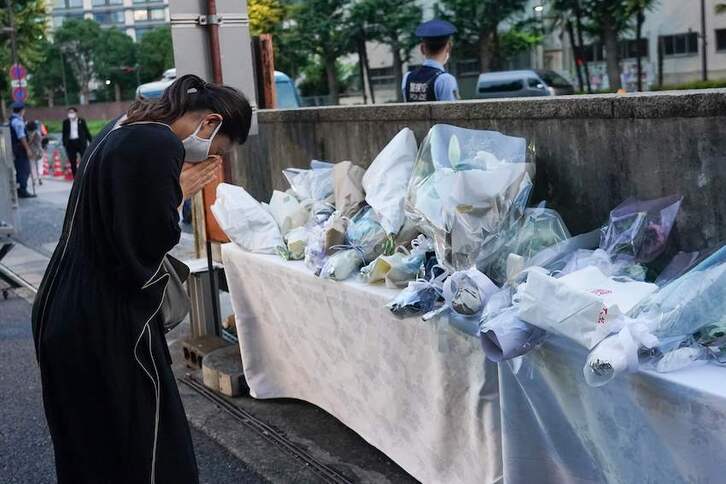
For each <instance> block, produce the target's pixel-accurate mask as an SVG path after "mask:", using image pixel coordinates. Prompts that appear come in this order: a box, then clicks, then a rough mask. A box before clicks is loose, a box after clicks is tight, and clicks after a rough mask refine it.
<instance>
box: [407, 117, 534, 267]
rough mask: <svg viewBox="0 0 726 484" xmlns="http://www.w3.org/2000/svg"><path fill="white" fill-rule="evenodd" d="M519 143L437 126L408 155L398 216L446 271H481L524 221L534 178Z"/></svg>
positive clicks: (529, 157) (529, 153) (527, 150)
mask: <svg viewBox="0 0 726 484" xmlns="http://www.w3.org/2000/svg"><path fill="white" fill-rule="evenodd" d="M532 153H533V148H530V147H528V146H527V142H526V140H525V139H524V138H516V137H512V136H506V135H503V134H501V133H498V132H495V131H482V130H473V129H465V128H458V127H455V126H450V125H445V124H437V125H435V126H434V127H432V128H431V130H430V131H429V133H428V135H427V136H426V139H425V140H424V142H423V144H422V145H421V147H420V149H419V151H418V154H417V156H416V163H415V165H414V170H413V174H412V176H411V180H410V182H409V185H408V194H407V197H406V212H407V214H408V216H409V217H411V218H412V219H413V221H414V222H415V223H417V224H418V225H419V227H420V228H421V229H422V231H423V232H424V233H425V234H426V235H427V236H429V237H431V238H432V239H433V240H434V243H435V250H436V254H437V257H438V260H439V263H440V264H442V265H443V266H444V267H446V268H447V269H448V270H450V271H452V272H454V271H457V270H464V269H468V268H470V267H472V266H474V265H477V266H478V267H483V266H486V265H487V264H488V263H490V258H491V257H492V256H493V254H495V253H496V252H497V251H498V250H499V249H500V248H501V246H502V245H503V244H504V243H505V242H506V239H505V237H503V236H502V233H503V231H504V229H506V228H507V227H510V226H512V225H513V224H515V223H516V222H517V220H519V219H520V218H521V217H522V215H523V214H524V210H525V207H526V205H527V202H528V200H529V195H530V192H531V189H532V179H533V177H534V164H533V163H532V162H531V160H532Z"/></svg>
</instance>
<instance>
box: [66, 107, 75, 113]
mask: <svg viewBox="0 0 726 484" xmlns="http://www.w3.org/2000/svg"><path fill="white" fill-rule="evenodd" d="M67 111H73V112H74V113H77V112H78V109H76V107H75V106H71V107H69V108H68V109H67Z"/></svg>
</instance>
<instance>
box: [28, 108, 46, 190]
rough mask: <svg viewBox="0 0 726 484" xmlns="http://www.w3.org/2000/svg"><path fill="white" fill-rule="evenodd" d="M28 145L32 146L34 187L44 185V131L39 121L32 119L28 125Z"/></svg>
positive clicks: (31, 164)
mask: <svg viewBox="0 0 726 484" xmlns="http://www.w3.org/2000/svg"><path fill="white" fill-rule="evenodd" d="M27 130H28V146H30V174H31V176H32V177H33V187H35V185H36V184H37V185H42V184H43V179H42V178H41V176H40V175H41V165H42V163H43V152H44V149H43V133H42V132H41V130H40V123H39V122H38V121H30V122H29V123H28V125H27Z"/></svg>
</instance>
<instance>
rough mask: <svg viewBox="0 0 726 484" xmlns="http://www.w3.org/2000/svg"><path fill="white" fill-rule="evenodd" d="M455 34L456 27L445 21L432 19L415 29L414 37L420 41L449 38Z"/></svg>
mask: <svg viewBox="0 0 726 484" xmlns="http://www.w3.org/2000/svg"><path fill="white" fill-rule="evenodd" d="M455 33H456V27H454V26H453V25H452V24H451V23H450V22H447V21H446V20H440V19H437V18H435V19H433V20H429V21H428V22H424V23H422V24H421V25H419V26H418V27H417V28H416V37H420V38H422V39H426V38H430V37H449V36H451V35H454V34H455Z"/></svg>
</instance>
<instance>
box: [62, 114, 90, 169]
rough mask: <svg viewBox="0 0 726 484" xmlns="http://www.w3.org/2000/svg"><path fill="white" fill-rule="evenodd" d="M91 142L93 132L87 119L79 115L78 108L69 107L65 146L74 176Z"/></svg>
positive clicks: (64, 137) (65, 123)
mask: <svg viewBox="0 0 726 484" xmlns="http://www.w3.org/2000/svg"><path fill="white" fill-rule="evenodd" d="M90 143H91V132H90V131H88V126H87V125H86V120H85V119H83V118H80V117H78V110H77V109H76V108H74V107H70V108H68V119H65V120H63V147H64V148H65V149H66V155H68V162H69V163H70V164H71V171H72V172H73V176H74V177H75V176H76V169H77V168H78V162H79V161H80V160H81V158H82V157H83V153H85V151H86V147H87V146H88V145H89V144H90Z"/></svg>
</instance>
